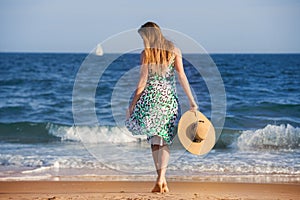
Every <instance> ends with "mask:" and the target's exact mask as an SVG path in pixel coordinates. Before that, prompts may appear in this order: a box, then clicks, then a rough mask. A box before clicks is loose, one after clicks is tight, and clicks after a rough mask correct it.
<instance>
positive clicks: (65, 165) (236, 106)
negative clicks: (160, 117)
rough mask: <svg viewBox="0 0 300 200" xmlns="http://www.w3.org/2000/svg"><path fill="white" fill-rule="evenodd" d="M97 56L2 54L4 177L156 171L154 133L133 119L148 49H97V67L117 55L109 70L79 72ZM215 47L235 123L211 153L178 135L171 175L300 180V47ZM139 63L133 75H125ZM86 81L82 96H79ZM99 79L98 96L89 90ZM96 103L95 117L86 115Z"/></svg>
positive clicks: (148, 176) (202, 102) (141, 175)
mask: <svg viewBox="0 0 300 200" xmlns="http://www.w3.org/2000/svg"><path fill="white" fill-rule="evenodd" d="M87 56H88V54H72V53H70V54H69V53H0V72H1V76H0V99H1V100H0V181H5V180H137V179H138V180H154V178H155V170H154V164H153V161H152V157H151V153H150V152H151V151H150V147H149V145H148V144H147V142H146V140H145V138H144V137H139V138H135V137H132V136H131V135H130V133H129V132H128V131H127V129H126V128H125V127H124V126H123V120H125V119H124V116H125V108H126V106H127V105H128V99H130V95H131V97H132V93H133V91H131V90H129V88H130V87H127V85H125V84H124V83H128V82H130V83H131V84H132V85H133V86H134V85H135V84H136V82H137V80H136V79H137V77H138V72H137V71H136V70H133V71H130V70H131V69H134V68H136V67H137V66H138V64H139V55H138V54H130V53H128V54H124V55H117V56H116V55H109V54H108V55H106V54H104V55H103V56H100V57H96V56H95V58H94V59H91V61H92V63H90V64H91V65H93V66H101V65H103V61H105V60H109V59H110V58H112V57H113V58H116V59H114V60H113V62H112V63H111V64H110V65H109V67H108V68H107V69H106V70H105V71H104V73H103V74H102V77H98V76H97V75H95V77H93V72H92V73H89V75H90V76H88V77H83V78H81V79H80V80H79V79H78V74H79V73H80V72H81V71H80V70H81V68H80V67H81V65H82V63H83V62H85V61H86V57H87ZM210 56H211V58H212V59H213V61H214V62H215V64H216V66H217V69H218V71H219V72H220V75H221V77H222V81H223V83H224V88H225V94H226V105H225V106H226V115H225V116H224V117H225V123H224V126H223V127H216V128H217V129H218V130H220V131H222V133H221V135H220V136H219V137H218V141H217V144H216V145H215V147H214V148H213V149H212V150H211V152H210V153H209V154H207V155H205V156H195V155H192V154H190V153H188V152H186V151H185V150H184V149H183V147H182V146H181V145H180V143H179V142H178V141H176V139H175V141H174V144H172V146H171V160H170V164H169V167H168V172H167V177H168V179H173V180H180V181H184V180H190V181H191V180H192V181H237V182H264V183H265V182H298V183H299V182H300V54H212V55H210ZM185 57H187V58H189V60H193V59H194V60H197V59H198V58H199V55H193V54H192V55H184V58H185ZM184 66H185V71H186V74H187V77H188V79H189V81H190V84H191V87H192V89H193V92H194V94H195V96H196V99H197V102H198V105H199V109H200V111H202V112H203V113H204V114H205V115H206V116H207V117H208V118H210V116H211V114H212V111H211V108H212V101H211V98H210V97H211V96H210V94H209V92H208V89H207V86H206V83H205V81H204V79H203V77H201V75H200V74H199V73H197V71H195V68H194V67H193V65H192V64H191V63H190V62H188V61H187V60H184ZM202 67H204V68H205V67H209V66H205V65H204V66H202ZM129 72H130V73H131V75H130V74H129V75H130V76H129V77H131V79H130V80H128V78H127V80H126V81H127V82H126V81H125V82H124V81H123V82H122V81H121V82H120V83H119V82H118V81H119V80H122V78H123V77H124V76H125V75H126V74H127V75H128V73H129ZM127 77H128V76H127ZM91 80H94V82H93V81H91ZM90 83H93V84H95V83H96V85H93V86H91V85H89V84H90ZM122 84H123V85H122ZM90 86H91V87H90ZM76 87H77V89H78V90H80V91H81V93H80V94H81V95H82V96H81V99H76V97H74V89H75V88H76ZM78 87H79V88H78ZM93 87H94V90H95V91H92V92H90V93H89V94H94V97H93V98H90V97H87V98H85V96H84V94H85V92H87V91H90V90H92V89H93ZM122 90H123V91H127V92H128V94H129V95H127V96H126V95H124V94H127V93H122V94H121V92H120V91H122ZM128 90H129V91H128ZM116 91H118V92H116ZM114 99H115V100H114ZM123 99H125V100H124V101H122V100H123ZM117 100H118V101H117ZM74 101H80V102H81V104H80V105H81V106H80V109H81V110H82V112H81V113H79V114H78V115H79V116H80V117H81V118H82V119H83V121H80V123H75V122H74V113H73V111H74V110H76V109H78V108H76V107H74ZM179 101H180V97H179ZM183 101H184V100H183ZM119 102H120V103H119ZM181 106H182V111H183V110H184V108H183V107H185V105H184V103H183V104H182V105H181ZM90 107H92V109H94V110H93V112H91V113H92V114H93V113H95V115H93V117H94V118H93V119H90V118H89V116H86V114H87V113H89V112H90V111H91V109H87V108H90ZM216 108H218V107H216ZM75 117H76V116H75ZM77 117H78V116H77ZM95 119H96V122H95ZM77 122H78V121H77Z"/></svg>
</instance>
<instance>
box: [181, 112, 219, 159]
mask: <svg viewBox="0 0 300 200" xmlns="http://www.w3.org/2000/svg"><path fill="white" fill-rule="evenodd" d="M199 120H202V121H203V122H202V123H199V125H198V128H197V129H196V130H195V131H197V132H198V131H200V132H201V133H207V136H206V139H204V140H202V141H201V142H193V141H192V140H191V138H189V137H188V135H189V133H188V132H187V129H188V127H190V126H191V125H192V124H193V123H195V122H196V121H199ZM177 134H178V138H179V141H180V143H181V144H182V145H183V146H184V148H185V149H186V150H188V151H189V152H190V153H192V154H195V155H203V154H207V153H208V152H209V151H210V150H211V149H212V148H213V147H214V145H215V142H216V135H215V129H214V127H213V125H212V123H211V122H210V121H209V120H208V119H207V118H206V117H205V115H203V114H202V113H201V112H199V111H190V110H189V111H187V112H185V113H184V114H183V115H182V116H181V118H180V120H179V123H178V131H177Z"/></svg>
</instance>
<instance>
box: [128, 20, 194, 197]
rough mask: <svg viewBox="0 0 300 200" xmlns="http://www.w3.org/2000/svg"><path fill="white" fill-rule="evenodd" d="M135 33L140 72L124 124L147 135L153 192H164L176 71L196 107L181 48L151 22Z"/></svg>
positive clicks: (173, 118) (174, 110) (175, 103)
mask: <svg viewBox="0 0 300 200" xmlns="http://www.w3.org/2000/svg"><path fill="white" fill-rule="evenodd" d="M138 32H139V34H140V35H141V37H142V39H143V42H144V50H143V51H142V53H141V69H140V71H141V73H140V80H139V82H138V85H137V89H136V91H135V94H134V97H133V100H132V102H131V104H130V106H129V108H128V110H127V119H126V122H125V124H126V127H127V128H128V129H129V130H130V131H131V132H132V133H133V134H134V135H141V134H145V135H147V140H148V142H149V143H150V144H151V149H152V156H153V160H154V164H155V167H156V171H157V179H156V184H155V186H154V188H153V189H152V192H160V193H164V192H168V191H169V189H168V186H167V181H166V178H165V174H166V170H167V165H168V161H169V156H170V153H169V145H170V144H171V143H172V140H173V138H174V136H175V132H174V124H175V121H176V118H177V116H178V98H177V94H176V85H175V71H176V72H177V74H178V79H179V81H180V84H181V86H182V87H183V89H184V91H185V93H186V95H187V97H188V99H189V102H190V109H191V110H197V108H198V106H197V104H196V102H195V100H194V98H193V95H192V93H191V90H190V86H189V83H188V80H187V78H186V75H185V73H184V69H183V64H182V56H181V53H180V50H179V49H178V48H176V47H175V46H174V44H173V43H172V42H171V41H169V40H167V39H166V38H165V37H164V36H163V34H162V32H161V30H160V28H159V26H158V25H157V24H155V23H154V22H147V23H145V24H144V25H142V26H141V28H140V29H139V30H138Z"/></svg>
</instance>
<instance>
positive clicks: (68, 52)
mask: <svg viewBox="0 0 300 200" xmlns="http://www.w3.org/2000/svg"><path fill="white" fill-rule="evenodd" d="M0 53H24V54H25V53H32V54H43V53H44V54H91V53H92V52H79V51H77V52H76V51H74V52H71V51H0ZM125 53H126V52H125ZM125 53H124V52H122V53H120V52H108V53H106V54H125ZM206 53H207V54H300V52H206ZM131 54H139V53H131ZM183 54H199V53H193V52H188V53H184V52H183Z"/></svg>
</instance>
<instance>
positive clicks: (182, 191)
mask: <svg viewBox="0 0 300 200" xmlns="http://www.w3.org/2000/svg"><path fill="white" fill-rule="evenodd" d="M153 185H154V183H153V182H147V181H3V182H0V199H97V200H98V199H124V200H138V199H145V200H148V199H151V200H152V199H171V200H172V199H174V200H176V199H270V200H271V199H272V200H274V199H284V200H286V199H295V200H296V199H300V183H294V184H258V183H224V182H169V189H170V192H169V193H165V194H155V193H151V192H150V190H151V189H152V187H153Z"/></svg>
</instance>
